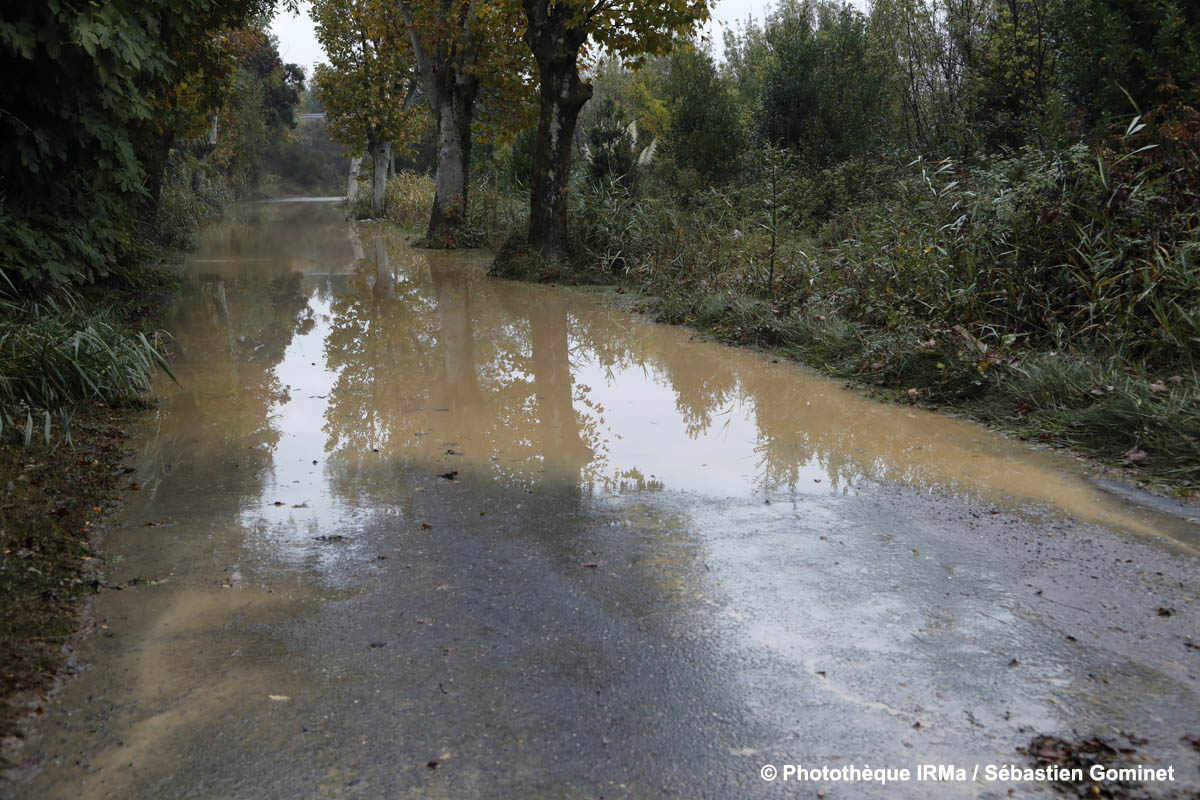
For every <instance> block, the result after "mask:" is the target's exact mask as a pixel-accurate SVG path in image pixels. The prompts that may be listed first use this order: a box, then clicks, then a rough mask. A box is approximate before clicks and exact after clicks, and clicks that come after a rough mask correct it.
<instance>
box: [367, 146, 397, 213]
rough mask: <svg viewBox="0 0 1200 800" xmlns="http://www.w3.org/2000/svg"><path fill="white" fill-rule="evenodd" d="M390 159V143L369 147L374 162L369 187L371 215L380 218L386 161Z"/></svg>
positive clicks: (382, 206) (384, 189)
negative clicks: (373, 177)
mask: <svg viewBox="0 0 1200 800" xmlns="http://www.w3.org/2000/svg"><path fill="white" fill-rule="evenodd" d="M391 157H392V143H391V142H377V143H375V144H373V145H372V146H371V160H372V161H374V162H375V165H374V168H375V180H374V181H373V183H372V185H371V213H372V214H374V215H375V216H376V217H382V216H383V211H384V195H385V193H386V192H387V177H388V161H389V160H390V159H391Z"/></svg>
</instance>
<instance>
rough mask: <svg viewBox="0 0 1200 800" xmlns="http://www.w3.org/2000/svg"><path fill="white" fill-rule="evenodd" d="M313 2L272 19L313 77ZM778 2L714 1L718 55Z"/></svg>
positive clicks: (283, 46)
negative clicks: (744, 24)
mask: <svg viewBox="0 0 1200 800" xmlns="http://www.w3.org/2000/svg"><path fill="white" fill-rule="evenodd" d="M851 2H853V3H854V5H856V6H858V7H859V8H860V9H863V10H866V7H867V0H851ZM309 5H310V4H309V3H307V2H305V3H301V6H300V15H299V16H296V15H293V14H289V13H287V12H281V13H280V14H279V15H278V16H276V17H275V20H274V22H272V23H271V31H272V32H273V33H274V34H275V35H276V36H277V37H279V54H280V55H281V56H282V57H283V60H284V61H286V62H291V63H294V64H299V65H300V66H302V67H304V71H305V73H306V74H307V75H309V76H310V77H311V76H312V68H313V65H314V64H317V63H320V62H322V61H324V60H325V53H324V52H323V51H322V50H321V45H319V44H318V43H317V37H316V34H315V33H314V32H313V23H312V19H311V18H310V17H309V16H308V8H309ZM774 5H775V3H774V2H772V1H770V0H717V2H716V3H715V4H714V5H713V20H714V24H713V26H712V30H711V31H710V32H709V38H710V39H711V40H712V41H713V44H714V45H715V47H714V55H716V56H717V57H718V58H719V57H720V54H721V41H722V39H721V31H722V27H723V25H728V24H732V23H734V22H740V21H742V20H744V19H746V16H747V15H752V16H753V17H754V18H755V19H757V20H760V21H761V20H762V18H763V16H764V14H765V12H766V10H767V9H768V8H771V7H773V6H774Z"/></svg>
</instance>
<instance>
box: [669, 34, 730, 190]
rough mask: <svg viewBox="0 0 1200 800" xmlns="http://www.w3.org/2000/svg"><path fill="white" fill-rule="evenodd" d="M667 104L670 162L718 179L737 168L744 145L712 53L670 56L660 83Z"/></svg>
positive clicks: (710, 179) (727, 89)
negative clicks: (671, 160) (665, 77)
mask: <svg viewBox="0 0 1200 800" xmlns="http://www.w3.org/2000/svg"><path fill="white" fill-rule="evenodd" d="M663 95H664V97H665V99H666V102H667V108H668V115H669V116H668V124H667V133H666V140H667V148H666V149H667V150H668V152H669V153H670V155H672V156H674V158H675V163H676V164H677V165H678V166H680V167H683V168H685V169H692V170H695V171H696V172H697V173H698V174H699V175H700V176H701V177H702V178H703V179H704V180H705V181H707V182H709V183H721V182H723V181H726V180H729V179H730V178H732V177H733V176H734V175H735V174H736V173H737V170H738V167H739V165H740V161H741V158H742V155H743V150H744V149H745V147H746V136H745V134H744V132H743V127H742V124H741V120H740V119H739V113H738V107H737V100H736V99H735V96H734V94H733V91H732V90H731V88H730V87H729V86H728V85H727V83H726V81H725V80H724V79H723V78H722V77H721V76H720V75H719V74H718V73H717V68H716V65H715V64H714V63H713V59H712V56H710V55H709V54H708V53H707V52H705V51H704V50H701V49H699V48H695V47H689V48H683V49H681V50H679V51H677V52H676V53H674V54H673V55H672V56H671V69H670V72H669V73H668V74H667V79H666V81H665V83H664V85H663Z"/></svg>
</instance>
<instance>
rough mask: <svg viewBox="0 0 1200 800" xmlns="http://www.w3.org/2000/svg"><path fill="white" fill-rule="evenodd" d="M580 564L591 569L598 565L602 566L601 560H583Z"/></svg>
mask: <svg viewBox="0 0 1200 800" xmlns="http://www.w3.org/2000/svg"><path fill="white" fill-rule="evenodd" d="M579 566H581V567H587V568H589V569H596V568H597V567H599V566H600V562H599V561H583V562H580V564H579Z"/></svg>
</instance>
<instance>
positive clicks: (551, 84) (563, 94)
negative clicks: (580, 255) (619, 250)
mask: <svg viewBox="0 0 1200 800" xmlns="http://www.w3.org/2000/svg"><path fill="white" fill-rule="evenodd" d="M525 8H526V17H527V20H528V27H527V28H526V31H525V42H526V43H527V44H528V45H529V47H530V49H531V50H532V51H533V56H534V58H535V59H536V60H537V65H538V79H539V82H540V87H539V90H540V95H541V97H540V105H541V112H540V115H539V117H538V132H537V144H536V146H535V149H534V156H533V175H532V177H531V180H530V187H529V244H530V245H531V246H533V247H534V248H536V249H537V251H538V253H540V254H541V256H542V258H544V259H546V260H547V261H563V260H565V259H566V257H567V255H568V254H569V250H570V243H569V240H568V238H567V185H568V182H569V180H570V177H571V145H572V143H573V141H574V138H575V123H576V122H577V121H578V119H579V111H580V109H582V108H583V106H584V104H585V103H586V102H587V101H588V100H589V99H591V96H592V85H591V84H590V83H584V82H583V81H582V80H581V79H580V77H579V64H578V61H577V58H578V55H579V48H580V47H581V46H582V45H583V43H584V42H585V41H586V39H587V35H586V34H585V33H584V32H583V31H582V30H580V29H579V28H571V27H568V22H567V20H568V19H569V14H570V10H569V8H567V7H566V5H565V4H555V5H554V6H553V7H550V5H549V4H547V3H544V2H542V3H538V2H531V0H525Z"/></svg>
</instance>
